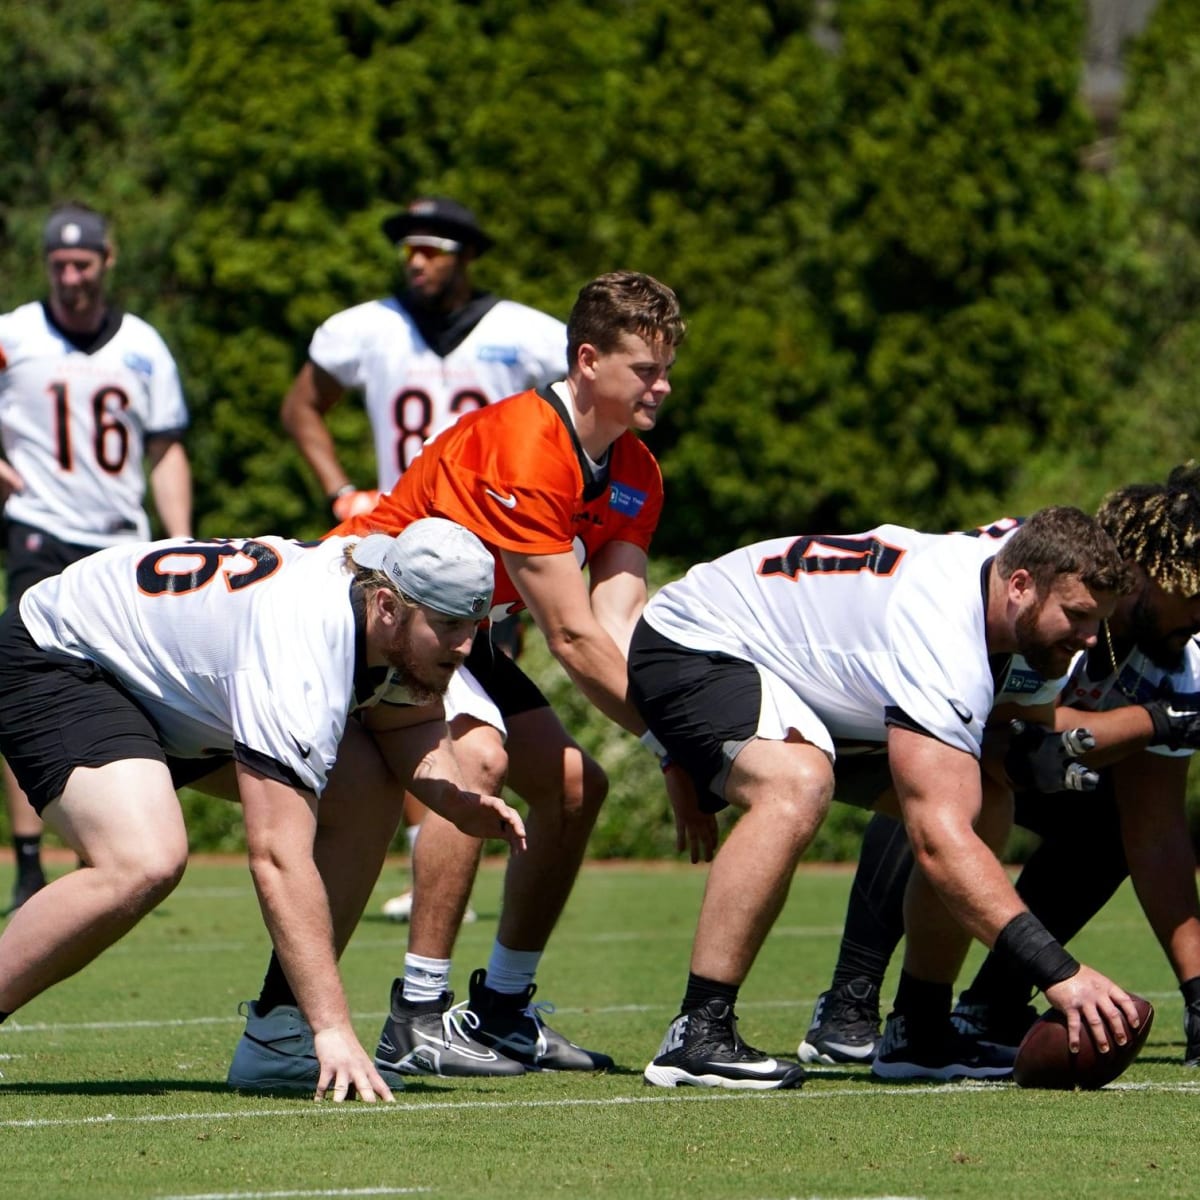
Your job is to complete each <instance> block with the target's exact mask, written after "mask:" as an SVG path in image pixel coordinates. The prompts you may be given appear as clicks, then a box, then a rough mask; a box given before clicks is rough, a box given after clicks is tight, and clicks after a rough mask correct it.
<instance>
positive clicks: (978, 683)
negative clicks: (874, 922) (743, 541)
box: [629, 508, 1136, 1089]
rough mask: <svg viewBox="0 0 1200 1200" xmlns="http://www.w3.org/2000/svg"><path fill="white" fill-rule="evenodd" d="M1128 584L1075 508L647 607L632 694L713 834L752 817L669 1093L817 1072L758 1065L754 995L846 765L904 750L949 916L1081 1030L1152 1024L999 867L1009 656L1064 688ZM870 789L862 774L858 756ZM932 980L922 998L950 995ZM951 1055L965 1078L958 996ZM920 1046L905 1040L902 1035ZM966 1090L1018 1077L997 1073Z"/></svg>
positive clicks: (715, 921) (890, 539) (896, 762)
mask: <svg viewBox="0 0 1200 1200" xmlns="http://www.w3.org/2000/svg"><path fill="white" fill-rule="evenodd" d="M1127 586H1128V573H1127V571H1126V569H1125V567H1124V564H1123V563H1122V562H1121V560H1120V557H1119V555H1118V554H1117V552H1116V549H1115V547H1114V546H1113V544H1112V541H1111V539H1110V538H1109V537H1108V536H1107V535H1106V534H1104V533H1103V532H1101V531H1100V530H1099V529H1098V527H1097V526H1096V524H1095V522H1094V521H1093V520H1092V519H1091V518H1090V517H1087V516H1085V515H1084V514H1083V513H1081V512H1079V511H1078V510H1076V509H1067V508H1053V509H1045V510H1042V512H1040V513H1038V514H1035V516H1034V517H1033V518H1031V520H1030V521H1029V522H1028V523H1026V524H1025V525H1024V526H1022V527H1021V528H1020V529H1018V530H1017V531H1016V532H1015V533H1012V534H1011V536H1009V537H1007V538H1005V539H1004V540H1003V544H1002V545H1000V547H999V549H997V548H996V546H995V545H994V544H993V542H992V541H991V539H989V538H987V537H980V538H971V537H965V536H962V535H942V536H935V535H928V534H918V533H915V532H914V531H912V530H908V529H904V528H902V527H899V526H891V525H888V526H882V527H880V528H877V529H874V530H871V531H868V532H866V533H864V534H861V535H849V536H830V537H825V536H815V535H814V536H804V537H796V538H777V539H773V540H770V541H767V542H760V543H757V544H755V545H752V546H749V547H746V548H744V549H742V550H737V551H734V552H733V553H731V554H727V555H725V556H723V557H722V558H719V559H717V560H715V561H714V562H712V563H705V564H701V565H699V566H696V567H693V568H692V570H691V571H690V572H689V573H688V574H687V576H686V577H685V578H684V579H682V580H678V581H676V582H675V583H672V584H668V585H667V586H666V587H665V588H663V589H662V590H661V591H660V592H658V593H657V595H656V596H655V597H654V598H653V600H651V601H650V603H649V604H648V605H647V607H646V609H645V611H644V612H643V614H642V618H641V620H640V621H639V623H638V626H637V629H636V631H635V633H634V635H633V641H632V643H631V646H630V652H629V675H630V695H631V698H632V699H633V700H634V702H635V703H636V705H637V707H638V710H639V711H640V712H641V714H642V716H643V718H644V719H645V720H646V722H647V724H648V725H649V728H650V730H651V731H652V734H653V735H654V736H655V737H657V738H658V740H659V741H660V742H661V743H662V745H663V747H664V750H665V753H666V755H667V756H668V757H669V760H670V763H671V764H672V767H673V768H676V769H678V768H681V769H682V770H683V771H685V772H686V773H687V774H688V775H689V776H690V777H691V779H692V780H693V782H694V784H695V795H696V796H697V797H698V798H699V801H700V803H699V809H698V810H697V811H693V812H692V813H690V814H683V815H684V816H685V817H687V819H688V820H690V821H691V822H692V823H698V822H702V821H704V820H707V821H709V822H712V821H713V817H712V815H711V814H712V812H714V811H716V810H718V809H720V808H722V807H724V806H725V805H727V804H734V805H736V806H737V807H738V808H739V809H740V810H741V813H740V817H739V820H738V821H737V823H736V825H735V826H734V827H733V829H732V831H731V832H730V835H729V837H728V838H727V840H726V842H725V845H724V846H723V847H722V849H721V850H720V852H719V853H718V854H717V855H716V857H715V859H714V862H713V867H712V870H711V873H710V875H709V881H708V886H707V889H706V891H705V896H704V901H703V904H702V906H701V911H700V917H699V921H698V924H697V931H696V937H695V941H694V944H693V950H692V959H691V969H690V974H689V976H688V982H687V987H686V991H685V994H684V999H683V1003H682V1005H681V1012H680V1015H679V1016H678V1017H676V1019H675V1020H674V1021H673V1022H672V1023H671V1025H670V1027H669V1029H668V1031H667V1034H666V1037H665V1038H664V1040H663V1043H662V1046H661V1047H660V1049H659V1052H658V1054H657V1055H656V1056H655V1058H654V1059H653V1060H652V1061H651V1062H650V1064H649V1065H648V1066H647V1067H646V1070H645V1077H646V1080H647V1082H649V1083H652V1084H656V1085H659V1086H676V1085H679V1084H692V1085H698V1086H720V1087H732V1088H753V1089H766V1088H787V1087H794V1086H797V1085H798V1084H799V1083H800V1082H801V1081H802V1079H803V1068H802V1067H801V1066H800V1065H799V1064H798V1063H795V1062H790V1061H787V1060H784V1059H778V1058H775V1057H773V1056H771V1055H768V1054H764V1053H762V1052H761V1051H758V1050H755V1049H754V1048H753V1047H752V1046H749V1045H747V1044H746V1043H745V1042H744V1041H743V1040H742V1038H741V1036H740V1034H739V1033H738V1029H737V1024H736V1020H735V1015H734V1007H735V1004H736V1001H737V995H738V990H739V988H740V985H741V984H742V982H743V981H744V979H745V977H746V975H747V974H748V972H749V970H750V968H751V965H752V964H753V962H754V959H755V956H756V955H757V952H758V950H759V948H760V947H761V945H762V943H763V941H764V939H765V937H766V935H767V933H768V932H769V930H770V928H771V926H772V924H773V923H774V921H775V918H776V916H777V915H778V913H779V911H780V910H781V908H782V905H783V902H784V900H785V899H786V896H787V889H788V885H789V883H790V880H791V877H792V874H793V872H794V870H795V866H796V863H797V862H798V861H799V858H800V855H801V854H802V853H803V851H804V849H805V847H806V846H807V845H808V843H809V842H810V841H811V839H812V836H813V834H814V833H815V831H816V829H817V828H818V826H819V825H820V823H821V821H822V819H823V818H824V815H825V812H826V810H827V807H828V805H829V802H830V800H831V799H832V796H833V791H834V777H835V775H834V759H835V756H836V757H837V760H838V764H839V767H840V765H841V763H842V761H843V751H842V747H851V748H852V747H854V746H856V745H857V746H862V745H863V744H864V743H865V744H867V745H874V746H876V747H878V746H881V745H883V746H886V752H887V760H888V767H889V770H890V775H891V778H892V781H893V783H894V788H895V799H896V801H897V803H898V811H899V813H900V815H901V816H902V817H903V819H904V822H905V825H906V826H907V828H908V830H909V835H910V837H911V839H912V841H913V844H914V846H916V847H918V848H919V850H918V852H919V857H920V860H921V863H922V867H923V869H924V871H925V874H926V876H927V877H928V878H929V880H930V881H931V883H932V884H933V886H934V888H935V889H936V892H937V895H938V896H939V897H940V899H941V901H942V902H943V904H944V905H945V909H946V910H948V911H949V912H950V913H953V914H954V916H955V918H957V920H958V921H959V922H960V923H962V924H963V925H964V926H965V927H966V928H967V929H968V930H969V931H970V933H972V934H973V935H974V936H976V937H978V938H980V939H981V940H983V941H985V942H986V943H987V944H988V945H995V946H997V947H998V948H999V949H1000V951H1001V952H1002V953H1004V954H1005V955H1006V956H1007V957H1009V958H1010V959H1013V960H1015V961H1017V962H1019V963H1020V964H1021V965H1022V966H1023V967H1026V968H1027V969H1029V970H1031V971H1033V972H1035V973H1036V974H1037V976H1038V979H1039V982H1040V983H1041V984H1042V985H1043V986H1044V987H1045V988H1046V990H1047V994H1048V996H1049V997H1050V999H1051V1001H1052V1002H1053V1003H1054V1004H1055V1005H1056V1006H1057V1007H1060V1008H1061V1009H1063V1010H1064V1011H1065V1013H1066V1014H1067V1019H1068V1023H1069V1026H1070V1032H1071V1036H1072V1038H1073V1039H1074V1040H1075V1042H1076V1044H1077V1040H1078V1037H1079V1033H1080V1023H1081V1021H1086V1022H1087V1023H1088V1024H1089V1025H1090V1026H1092V1027H1093V1028H1097V1029H1099V1030H1100V1031H1104V1030H1105V1028H1106V1024H1107V1026H1109V1027H1111V1028H1112V1029H1114V1031H1116V1030H1119V1031H1120V1032H1119V1033H1117V1034H1116V1036H1118V1038H1123V1037H1124V1027H1123V1026H1122V1024H1121V1022H1120V1021H1119V1020H1117V1014H1118V1011H1119V1010H1123V1011H1125V1012H1126V1014H1127V1015H1128V1016H1129V1017H1130V1019H1131V1020H1136V1014H1135V1012H1134V1010H1133V1006H1132V1002H1131V1001H1130V1000H1129V997H1128V996H1127V994H1126V993H1125V992H1124V991H1123V990H1122V989H1121V988H1119V987H1118V986H1117V985H1115V984H1113V983H1112V982H1111V981H1109V980H1108V979H1106V978H1104V977H1103V976H1101V975H1099V974H1098V973H1097V972H1095V971H1093V970H1091V969H1090V968H1088V967H1085V966H1081V965H1080V964H1079V963H1077V962H1075V961H1074V960H1073V959H1072V958H1071V957H1070V956H1069V955H1067V953H1066V952H1065V951H1064V950H1063V949H1062V947H1061V946H1059V945H1058V944H1057V943H1055V942H1054V940H1053V938H1052V937H1051V936H1050V934H1049V933H1048V932H1047V931H1046V930H1045V929H1044V928H1043V927H1042V926H1040V924H1039V923H1038V922H1037V921H1036V919H1035V918H1033V917H1032V916H1031V915H1030V914H1029V913H1028V911H1027V910H1026V909H1025V908H1024V906H1023V905H1022V904H1021V902H1020V900H1019V899H1018V898H1017V896H1016V894H1015V892H1014V891H1013V889H1012V886H1011V884H1009V882H1008V879H1007V876H1006V875H1005V873H1004V870H1003V868H1002V867H1001V865H1000V863H999V861H998V860H997V858H996V856H995V852H994V847H995V846H996V845H997V844H999V843H1000V842H1001V841H1002V839H1003V836H1004V835H1005V833H1006V832H1007V830H1006V818H1007V815H1008V814H1007V811H1006V809H1005V807H1004V806H1003V805H1002V804H1000V803H998V800H999V799H1000V798H999V797H998V796H997V793H996V789H995V788H992V787H989V786H988V774H987V772H985V771H983V770H982V769H981V765H980V757H981V754H982V752H983V740H984V728H985V722H986V720H987V718H988V715H989V713H990V710H991V708H992V704H993V698H994V691H995V679H994V677H993V671H992V667H993V664H992V656H994V655H997V654H1001V655H1011V654H1014V653H1015V654H1020V655H1021V656H1022V657H1023V658H1024V659H1025V660H1026V662H1028V663H1029V664H1030V665H1031V666H1032V667H1033V668H1034V669H1035V670H1037V671H1038V672H1040V673H1042V674H1044V675H1048V676H1052V675H1059V674H1062V673H1064V672H1065V671H1066V670H1067V668H1068V666H1069V665H1070V662H1071V659H1072V657H1073V655H1074V654H1075V652H1076V651H1078V650H1079V649H1081V648H1083V647H1085V646H1089V645H1093V644H1095V642H1096V639H1097V636H1098V634H1099V631H1100V627H1101V622H1102V620H1103V619H1104V618H1105V617H1106V616H1107V615H1108V614H1109V613H1110V612H1111V611H1112V608H1113V605H1114V604H1115V603H1116V600H1117V597H1118V596H1119V595H1120V594H1121V593H1122V592H1123V591H1124V590H1125V589H1126V588H1127ZM847 758H848V759H849V764H850V766H851V769H853V759H852V758H850V757H849V756H847ZM923 966H924V963H920V964H918V963H913V964H912V968H913V970H912V977H913V981H914V985H917V986H920V987H922V988H925V987H931V988H936V987H938V986H940V984H939V982H938V981H935V980H927V979H925V978H924V977H922V975H921V974H920V971H921V968H922V967H923ZM945 1007H946V1012H945V1014H944V1017H943V1023H944V1028H943V1027H937V1029H936V1044H935V1045H932V1046H929V1047H927V1048H926V1051H927V1053H929V1054H930V1055H938V1056H941V1057H944V1058H945V1059H946V1060H947V1062H954V1061H955V1060H958V1059H959V1058H961V1057H965V1056H963V1055H962V1054H961V1051H960V1047H958V1046H956V1045H954V1044H952V1043H953V1037H952V1027H951V1026H950V1024H949V1007H950V1005H949V997H948V996H947V1002H946V1006H945ZM895 1032H896V1034H897V1036H902V1034H903V1029H902V1028H900V1029H898V1030H897V1031H895ZM959 1065H962V1066H964V1070H962V1071H961V1072H960V1073H964V1074H970V1075H972V1076H973V1077H976V1078H988V1077H991V1076H995V1075H1000V1074H1005V1073H1007V1071H1008V1070H1009V1069H1010V1064H1007V1063H1006V1064H998V1063H996V1062H993V1061H991V1060H990V1058H989V1057H988V1056H987V1055H986V1053H978V1054H976V1055H975V1056H974V1057H973V1058H972V1059H971V1060H970V1061H969V1062H967V1063H965V1064H959Z"/></svg>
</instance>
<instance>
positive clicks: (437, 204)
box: [383, 196, 493, 255]
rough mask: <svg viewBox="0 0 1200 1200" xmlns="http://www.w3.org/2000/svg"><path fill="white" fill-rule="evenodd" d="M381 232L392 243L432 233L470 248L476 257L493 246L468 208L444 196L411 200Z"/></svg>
mask: <svg viewBox="0 0 1200 1200" xmlns="http://www.w3.org/2000/svg"><path fill="white" fill-rule="evenodd" d="M383 232H384V233H385V234H386V235H387V237H388V238H389V239H390V240H391V241H392V242H396V243H399V242H402V241H403V240H404V239H405V238H406V237H410V236H411V235H412V234H414V233H417V232H422V233H432V234H436V235H437V236H438V237H447V238H452V239H453V240H454V241H456V242H463V243H465V244H466V245H468V246H473V247H474V249H475V253H476V254H477V255H478V254H482V253H483V252H484V251H485V250H487V249H488V248H489V247H490V246H491V245H492V244H493V243H492V239H491V238H490V237H488V235H487V234H486V233H484V232H483V230H482V229H480V228H479V222H478V221H477V220H476V218H475V214H474V213H473V212H472V211H471V210H470V209H469V208H467V207H466V206H465V205H463V204H459V203H458V202H457V201H456V200H447V199H446V198H445V197H444V196H422V197H420V198H419V199H417V200H414V201H413V202H412V203H411V204H410V205H409V206H408V207H407V208H406V209H404V211H403V212H398V213H393V214H392V215H391V216H390V217H388V218H387V219H386V220H385V221H384V222H383Z"/></svg>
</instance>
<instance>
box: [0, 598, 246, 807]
mask: <svg viewBox="0 0 1200 1200" xmlns="http://www.w3.org/2000/svg"><path fill="white" fill-rule="evenodd" d="M0 754H3V756H4V758H5V759H7V760H8V764H9V766H11V767H12V769H13V773H14V774H15V775H16V777H17V782H18V783H19V784H20V785H21V787H22V788H23V789H24V791H25V794H26V795H27V796H28V797H29V803H30V804H31V805H32V806H33V808H34V810H35V811H37V812H39V813H40V812H41V811H42V810H43V809H44V808H45V807H46V805H47V804H49V803H50V802H51V801H52V800H55V799H57V798H58V797H59V796H61V795H62V792H63V789H64V788H65V787H66V786H67V780H68V779H69V778H70V775H71V772H72V771H73V770H74V769H75V768H76V767H102V766H105V765H106V764H108V763H112V762H121V761H123V760H125V759H130V758H144V759H151V760H152V761H154V762H161V763H165V764H166V765H167V767H168V768H169V769H170V771H171V778H172V783H173V784H174V785H175V787H177V788H178V787H182V786H184V785H185V784H187V783H192V782H195V781H196V780H197V779H201V778H203V777H204V776H205V775H208V774H210V773H211V772H212V771H214V770H216V769H217V768H218V767H220V766H222V765H223V764H224V763H226V762H228V761H229V758H230V757H231V756H230V755H218V756H212V757H208V758H199V759H182V758H176V757H173V756H169V755H168V754H167V753H166V751H165V750H164V749H163V746H162V742H161V741H160V739H159V736H158V732H157V730H156V729H155V726H154V723H153V722H152V721H151V720H150V718H149V716H147V714H146V713H145V711H144V710H143V709H142V708H141V707H140V705H139V704H138V703H137V701H136V700H135V699H134V698H133V697H132V696H131V695H130V694H129V692H127V691H126V690H125V688H124V687H122V686H121V684H120V683H119V682H118V681H117V680H116V679H115V678H114V677H113V676H112V675H111V674H109V673H108V672H107V671H105V670H104V669H103V668H102V667H99V666H97V665H96V664H95V663H93V662H89V661H88V660H87V659H82V658H74V657H72V656H71V655H67V654H59V653H56V652H54V651H49V650H43V649H41V647H39V646H38V645H37V644H36V643H35V642H34V641H33V639H32V638H31V637H30V636H29V631H28V630H27V629H26V628H25V625H24V623H23V622H22V621H21V618H20V615H19V614H18V612H17V610H16V609H15V608H13V607H9V608H8V609H7V610H6V611H5V612H4V614H3V615H2V616H0Z"/></svg>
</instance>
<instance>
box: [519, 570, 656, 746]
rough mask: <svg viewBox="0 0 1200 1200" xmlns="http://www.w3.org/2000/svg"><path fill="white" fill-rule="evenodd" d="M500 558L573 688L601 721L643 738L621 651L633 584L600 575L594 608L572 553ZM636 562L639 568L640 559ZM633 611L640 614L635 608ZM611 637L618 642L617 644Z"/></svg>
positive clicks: (622, 575)
mask: <svg viewBox="0 0 1200 1200" xmlns="http://www.w3.org/2000/svg"><path fill="white" fill-rule="evenodd" d="M629 549H630V550H633V549H634V548H633V547H629ZM637 554H639V555H641V552H640V551H637ZM501 555H502V556H503V559H504V565H505V567H506V568H507V570H508V574H509V576H510V578H511V579H512V581H513V583H514V584H516V586H517V590H518V591H519V592H520V593H521V596H522V598H523V599H524V601H525V604H526V605H527V607H528V608H529V612H530V615H531V616H532V617H533V619H534V621H535V622H536V624H537V626H538V628H539V629H540V630H541V631H542V633H543V634H544V635H545V637H546V644H547V645H548V646H549V648H550V653H551V654H553V655H554V657H555V658H556V659H557V660H558V661H559V663H560V664H561V665H562V668H563V670H564V671H566V673H567V674H568V675H569V676H570V677H571V679H572V681H573V682H574V683H575V685H576V687H578V688H579V690H580V691H581V692H583V694H584V695H585V696H586V697H587V698H588V700H590V701H591V703H592V704H594V705H595V706H596V707H597V708H598V709H599V710H600V711H601V712H602V713H604V715H605V716H606V717H609V718H610V719H611V720H613V721H615V722H616V723H617V724H618V725H620V726H622V727H623V728H624V729H628V730H629V731H630V732H631V733H636V734H639V735H640V734H642V733H644V732H645V730H646V723H645V722H644V721H643V720H642V718H641V717H640V716H638V713H637V710H636V709H635V708H634V706H633V705H632V704H630V702H629V700H628V698H627V691H628V679H627V667H626V662H625V652H624V649H623V648H622V647H623V646H624V645H627V644H628V637H629V631H628V629H627V628H626V625H627V623H629V613H630V612H631V611H632V609H633V608H634V607H635V605H637V604H638V602H637V601H636V600H634V599H633V598H632V597H631V594H630V593H631V592H632V591H633V589H634V585H633V583H632V582H631V580H630V579H629V578H627V577H626V572H625V571H621V570H615V569H611V568H610V569H609V570H608V572H607V573H603V572H602V574H601V576H600V580H599V591H600V597H599V601H598V604H597V607H596V608H595V609H594V608H593V606H592V598H591V596H589V594H588V590H587V587H586V586H585V584H584V580H583V575H582V573H581V572H580V570H579V564H578V563H577V562H576V561H575V556H574V555H573V554H569V553H568V554H515V553H513V552H512V551H509V550H502V551H501ZM624 557H625V556H623V555H622V556H619V558H620V559H624ZM641 558H642V565H643V566H644V563H645V556H644V555H641ZM638 583H639V585H640V589H641V601H640V603H641V604H644V603H645V586H646V585H645V580H644V578H641V579H639V581H638ZM637 611H638V612H640V611H641V608H640V605H639V606H638V607H637ZM600 614H603V616H604V620H605V621H607V622H610V623H611V624H612V632H610V631H609V630H608V629H607V628H606V627H605V625H604V624H602V622H601V619H600ZM615 638H620V639H621V641H620V643H618V641H617V640H614V639H615Z"/></svg>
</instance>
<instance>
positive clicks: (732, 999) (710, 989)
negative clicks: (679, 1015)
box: [679, 971, 738, 1013]
mask: <svg viewBox="0 0 1200 1200" xmlns="http://www.w3.org/2000/svg"><path fill="white" fill-rule="evenodd" d="M715 997H719V998H720V999H722V1000H725V1001H727V1002H728V1004H729V1007H730V1008H732V1007H733V1006H734V1005H735V1004H736V1003H737V998H738V984H736V983H718V982H717V981H716V980H715V979H705V978H704V976H703V975H693V974H692V972H691V971H689V972H688V981H687V991H686V992H684V994H683V1003H682V1004H681V1005H680V1006H679V1011H680V1012H685V1013H689V1012H695V1011H696V1009H698V1008H702V1007H703V1006H704V1005H705V1004H707V1003H708V1001H709V1000H712V999H714V998H715Z"/></svg>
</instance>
